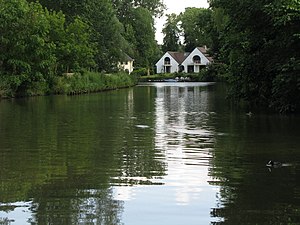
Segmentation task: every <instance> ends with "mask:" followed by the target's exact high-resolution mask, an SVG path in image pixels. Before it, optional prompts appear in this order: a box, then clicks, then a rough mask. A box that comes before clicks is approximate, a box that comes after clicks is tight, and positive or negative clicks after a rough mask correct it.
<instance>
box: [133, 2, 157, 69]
mask: <svg viewBox="0 0 300 225" xmlns="http://www.w3.org/2000/svg"><path fill="white" fill-rule="evenodd" d="M132 27H133V30H134V33H135V38H136V59H135V60H136V64H137V65H138V66H141V67H146V68H148V69H150V67H151V66H152V65H153V63H154V61H155V60H156V57H157V55H158V52H159V50H158V46H157V43H156V41H155V32H154V31H155V29H154V19H153V17H152V16H151V13H150V11H149V10H147V9H145V8H142V7H138V8H136V9H135V10H134V13H133V24H132Z"/></svg>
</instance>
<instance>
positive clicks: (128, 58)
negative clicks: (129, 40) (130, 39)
mask: <svg viewBox="0 0 300 225" xmlns="http://www.w3.org/2000/svg"><path fill="white" fill-rule="evenodd" d="M122 60H123V62H128V61H134V59H133V58H131V57H130V56H129V55H127V54H126V53H123V56H122Z"/></svg>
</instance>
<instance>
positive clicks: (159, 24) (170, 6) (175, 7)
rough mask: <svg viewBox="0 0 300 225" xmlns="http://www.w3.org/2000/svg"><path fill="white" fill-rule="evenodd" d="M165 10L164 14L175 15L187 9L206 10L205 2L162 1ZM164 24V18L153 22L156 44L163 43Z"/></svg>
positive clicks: (185, 0) (187, 0)
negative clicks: (165, 7)
mask: <svg viewBox="0 0 300 225" xmlns="http://www.w3.org/2000/svg"><path fill="white" fill-rule="evenodd" d="M164 3H165V5H166V6H167V10H166V11H165V14H170V13H176V14H179V13H181V12H184V10H185V8H187V7H197V8H208V6H209V5H208V3H207V0H164ZM165 22H166V17H162V18H159V19H156V20H155V27H156V35H155V37H156V40H157V42H158V44H162V42H163V34H162V29H163V26H164V24H165Z"/></svg>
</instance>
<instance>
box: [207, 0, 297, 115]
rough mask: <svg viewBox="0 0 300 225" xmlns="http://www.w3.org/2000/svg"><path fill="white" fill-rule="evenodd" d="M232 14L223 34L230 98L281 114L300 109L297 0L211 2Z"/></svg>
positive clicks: (223, 54) (223, 53) (216, 0)
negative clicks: (267, 107) (272, 109)
mask: <svg viewBox="0 0 300 225" xmlns="http://www.w3.org/2000/svg"><path fill="white" fill-rule="evenodd" d="M210 4H211V7H212V8H213V9H214V10H217V9H222V10H223V12H224V13H225V14H226V15H227V16H228V21H227V23H226V26H224V29H223V31H221V32H220V34H221V38H222V41H221V42H222V44H221V46H222V47H221V49H220V52H221V60H222V61H223V62H225V63H226V64H227V65H228V72H229V81H230V82H231V87H232V92H231V93H232V96H234V97H235V98H237V99H245V100H247V101H249V102H251V103H253V104H259V105H266V106H271V107H272V108H274V109H277V110H278V111H281V112H288V111H289V112H291V111H299V104H300V78H299V72H300V68H299V65H300V57H299V56H300V44H299V43H300V38H299V37H300V35H299V30H300V4H299V1H298V0H287V1H285V0H254V1H253V0H242V1H237V0H226V1H225V0H211V1H210Z"/></svg>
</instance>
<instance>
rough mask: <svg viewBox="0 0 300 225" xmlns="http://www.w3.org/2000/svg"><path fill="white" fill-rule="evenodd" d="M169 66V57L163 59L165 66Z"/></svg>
mask: <svg viewBox="0 0 300 225" xmlns="http://www.w3.org/2000/svg"><path fill="white" fill-rule="evenodd" d="M170 64H171V59H170V58H169V57H166V58H165V65H170Z"/></svg>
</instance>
